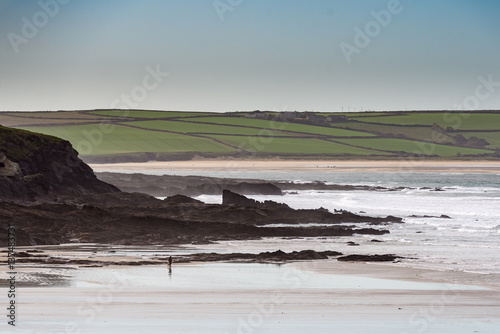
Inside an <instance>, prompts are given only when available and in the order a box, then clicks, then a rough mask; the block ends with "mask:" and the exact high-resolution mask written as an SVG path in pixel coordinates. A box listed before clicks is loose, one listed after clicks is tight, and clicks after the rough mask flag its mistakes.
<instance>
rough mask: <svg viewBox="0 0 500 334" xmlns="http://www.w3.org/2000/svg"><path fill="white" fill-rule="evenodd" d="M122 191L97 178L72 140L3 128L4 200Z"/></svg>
mask: <svg viewBox="0 0 500 334" xmlns="http://www.w3.org/2000/svg"><path fill="white" fill-rule="evenodd" d="M109 192H119V190H118V188H116V187H115V186H112V185H110V184H108V183H105V182H102V181H100V180H98V179H97V177H96V176H95V174H94V172H93V171H92V169H91V168H90V167H89V166H88V165H86V164H85V163H84V162H83V161H82V160H80V159H79V158H78V152H76V151H75V150H74V149H73V147H72V146H71V144H70V143H69V142H68V141H65V140H62V139H59V138H56V137H52V136H47V135H42V134H38V133H33V132H30V131H25V130H19V129H12V128H6V127H3V126H1V125H0V200H3V201H51V200H55V199H57V197H58V196H60V195H82V194H96V193H98V194H101V193H109Z"/></svg>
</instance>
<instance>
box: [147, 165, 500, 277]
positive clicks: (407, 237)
mask: <svg viewBox="0 0 500 334" xmlns="http://www.w3.org/2000/svg"><path fill="white" fill-rule="evenodd" d="M144 173H145V174H152V173H154V174H170V175H199V176H211V177H223V178H241V179H260V180H275V181H276V180H281V181H293V182H296V183H306V182H314V181H321V182H325V183H329V184H341V185H368V186H380V187H384V188H401V187H403V188H402V189H399V190H395V191H361V190H353V191H318V190H306V191H297V192H288V193H286V194H285V195H284V196H248V197H251V198H254V199H256V200H259V201H264V200H273V201H276V202H281V203H286V204H288V205H289V206H290V207H292V208H295V209H317V208H325V209H328V210H330V211H331V212H334V210H347V211H351V212H354V213H358V214H362V215H367V216H375V217H384V216H388V215H392V216H397V217H402V218H403V219H404V222H403V223H402V224H389V225H386V226H379V227H378V228H383V229H387V230H389V231H390V233H389V234H385V235H381V236H370V235H354V236H352V237H331V238H296V239H290V238H287V239H282V238H266V239H262V240H257V241H256V240H252V241H225V242H218V243H216V244H214V245H203V249H204V250H210V251H218V252H232V251H240V252H241V251H247V252H260V251H272V250H277V249H281V250H283V251H293V250H302V249H314V250H318V251H320V250H336V251H340V252H342V253H344V254H396V255H398V256H402V257H404V259H402V260H401V261H400V262H399V263H398V265H402V266H408V267H413V268H422V269H433V270H452V271H464V272H472V273H477V274H500V256H498V254H499V253H500V174H491V173H488V174H487V173H484V174H481V173H470V174H469V173H455V172H454V173H425V172H421V173H415V172H404V173H392V172H364V173H361V172H335V171H332V172H329V171H321V172H288V171H280V172H276V171H273V172H269V171H210V172H202V171H197V172H193V171H168V172H165V173H162V172H161V171H154V172H150V171H144ZM196 199H198V200H201V201H203V202H206V203H221V202H222V198H221V196H209V195H202V196H198V197H197V198H196ZM347 225H349V224H347ZM282 226H286V224H285V225H282ZM303 226H304V227H307V226H311V225H307V224H304V225H303ZM359 226H362V227H367V226H368V225H367V224H361V225H359ZM371 227H373V226H371ZM262 228H265V227H262ZM348 241H352V242H354V243H355V244H358V245H359V246H350V245H348V244H347V242H348ZM378 241H381V242H378Z"/></svg>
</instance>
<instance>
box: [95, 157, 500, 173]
mask: <svg viewBox="0 0 500 334" xmlns="http://www.w3.org/2000/svg"><path fill="white" fill-rule="evenodd" d="M90 166H91V167H92V169H94V171H96V172H101V171H116V172H119V171H127V172H138V173H139V172H141V171H144V170H149V171H165V172H167V171H225V170H231V171H250V170H258V171H283V170H286V171H314V172H320V171H324V172H398V173H404V172H434V173H435V172H439V173H495V174H498V173H500V161H424V160H393V161H389V160H384V161H382V160H374V161H369V160H365V161H328V160H208V159H206V160H205V159H204V160H190V161H150V162H145V163H116V164H91V165H90Z"/></svg>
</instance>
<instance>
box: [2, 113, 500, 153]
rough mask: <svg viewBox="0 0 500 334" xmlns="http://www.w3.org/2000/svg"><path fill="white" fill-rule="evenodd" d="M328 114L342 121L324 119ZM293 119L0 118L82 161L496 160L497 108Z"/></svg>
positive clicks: (107, 115)
mask: <svg viewBox="0 0 500 334" xmlns="http://www.w3.org/2000/svg"><path fill="white" fill-rule="evenodd" d="M329 115H333V116H340V115H342V116H345V117H344V118H339V117H336V118H335V117H333V118H326V117H327V116H329ZM318 116H323V117H318ZM251 117H253V118H251ZM257 117H260V118H262V119H256V118H257ZM292 117H293V119H284V118H282V114H281V113H278V112H261V113H255V114H253V113H243V112H241V113H209V112H203V113H196V112H175V111H141V110H126V111H125V110H98V111H95V110H94V111H67V112H36V113H27V112H24V113H14V112H9V113H0V124H2V125H6V126H9V127H15V128H22V129H26V130H29V131H34V132H40V133H45V134H49V135H53V136H57V137H60V138H63V139H66V140H68V141H70V142H71V143H72V144H73V146H74V147H75V149H77V150H78V151H79V153H80V155H81V156H82V157H84V158H87V159H90V160H92V159H94V160H93V161H96V160H95V159H98V160H99V159H100V160H99V161H106V159H108V158H109V159H111V160H110V161H115V160H113V159H115V157H121V158H123V159H122V160H121V161H137V159H138V156H144V154H147V157H148V159H151V157H153V158H152V159H156V158H158V159H160V157H161V159H164V160H165V159H166V160H168V159H173V160H175V159H180V158H182V159H186V158H190V157H191V158H192V157H194V156H200V157H210V158H213V157H221V156H228V157H229V156H231V157H239V158H240V157H241V158H244V157H254V158H255V157H261V158H270V157H283V158H295V159H327V158H337V159H356V158H360V159H400V158H402V157H408V156H421V157H427V158H432V159H439V158H446V159H478V158H481V159H499V158H500V111H477V112H476V111H475V112H446V111H435V112H387V113H383V112H376V113H373V112H369V113H366V112H365V113H360V112H358V113H342V114H340V113H339V114H335V113H314V114H312V113H299V114H294V116H292ZM155 154H156V155H155Z"/></svg>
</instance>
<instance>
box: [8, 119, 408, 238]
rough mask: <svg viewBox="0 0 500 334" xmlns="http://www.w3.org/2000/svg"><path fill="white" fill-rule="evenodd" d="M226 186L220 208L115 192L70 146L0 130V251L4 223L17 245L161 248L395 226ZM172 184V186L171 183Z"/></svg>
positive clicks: (268, 189)
mask: <svg viewBox="0 0 500 334" xmlns="http://www.w3.org/2000/svg"><path fill="white" fill-rule="evenodd" d="M127 177H129V176H124V175H122V176H121V178H122V179H125V178H127ZM130 177H132V178H137V177H138V176H134V175H132V176H130ZM228 182H229V181H228ZM229 183H230V184H227V186H228V189H222V191H221V193H222V194H223V200H222V204H221V205H218V204H205V203H202V202H200V201H197V200H194V199H192V198H190V197H187V196H184V195H173V196H170V197H167V198H166V199H165V200H160V199H158V198H155V197H153V196H150V195H147V194H142V193H137V192H134V193H128V192H122V191H120V190H119V189H118V188H116V187H115V186H113V185H110V184H108V183H106V182H103V181H101V180H98V179H97V177H96V176H95V175H94V173H93V171H92V169H91V168H90V167H89V166H88V165H86V164H85V163H83V162H82V161H81V160H80V159H79V158H78V154H77V152H76V151H75V150H74V149H73V148H72V146H71V145H70V143H69V142H67V141H64V140H61V139H59V138H55V137H51V136H45V135H40V134H35V133H32V132H28V131H23V130H16V129H9V128H4V127H0V246H4V245H6V241H7V233H8V232H7V226H15V228H16V236H17V245H18V246H28V245H50V244H51V245H57V244H61V243H72V242H82V243H103V244H121V245H151V244H163V245H167V244H182V243H209V242H212V241H215V240H235V239H245V240H246V239H256V238H263V237H319V236H321V237H326V236H352V235H354V234H369V235H380V234H386V233H389V231H388V230H386V229H377V228H367V227H366V224H367V223H368V224H374V225H379V224H383V225H385V224H391V223H400V222H402V219H401V218H397V217H391V216H389V217H368V216H361V215H357V214H353V213H350V212H346V211H338V212H334V213H332V212H329V211H328V210H326V209H323V208H320V209H316V210H295V209H292V208H290V207H288V206H287V205H286V204H282V203H277V202H274V201H265V202H258V201H255V200H253V199H249V198H247V197H245V196H243V195H241V194H238V193H236V192H234V190H235V189H236V190H241V191H242V192H251V193H259V194H260V193H266V194H274V195H280V194H282V191H281V189H280V188H279V187H277V186H276V185H274V184H271V183H259V184H250V183H245V182H243V183H234V182H232V181H231V182H229ZM221 184H223V183H221ZM172 187H173V189H177V187H176V186H175V183H174V184H173V185H172ZM231 189H233V191H231ZM208 193H210V192H208ZM276 224H285V225H284V226H279V225H276ZM304 224H314V225H311V226H305V225H304ZM318 224H321V225H318ZM357 224H363V226H361V227H360V226H357Z"/></svg>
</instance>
